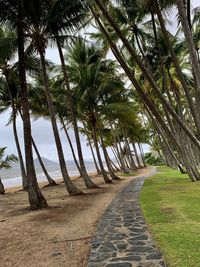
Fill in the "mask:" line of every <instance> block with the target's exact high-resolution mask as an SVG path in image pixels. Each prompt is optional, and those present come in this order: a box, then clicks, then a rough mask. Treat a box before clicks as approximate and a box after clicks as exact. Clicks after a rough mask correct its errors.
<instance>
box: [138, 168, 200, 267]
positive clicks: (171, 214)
mask: <svg viewBox="0 0 200 267" xmlns="http://www.w3.org/2000/svg"><path fill="white" fill-rule="evenodd" d="M158 171H159V173H158V174H156V175H155V176H153V177H151V178H149V179H147V180H146V181H145V183H144V187H143V189H142V192H141V199H140V200H141V205H142V210H143V212H144V215H145V218H146V220H147V222H148V225H149V227H150V231H151V232H152V234H153V235H154V238H155V240H156V242H157V245H158V246H159V247H160V250H161V252H162V253H163V255H164V258H165V260H166V262H167V266H169V267H172V266H173V267H193V266H194V267H196V266H199V254H200V241H199V236H200V213H199V202H200V184H199V183H189V178H188V175H185V174H184V175H183V174H181V173H180V172H178V171H176V170H172V169H170V168H168V167H165V166H163V167H158Z"/></svg>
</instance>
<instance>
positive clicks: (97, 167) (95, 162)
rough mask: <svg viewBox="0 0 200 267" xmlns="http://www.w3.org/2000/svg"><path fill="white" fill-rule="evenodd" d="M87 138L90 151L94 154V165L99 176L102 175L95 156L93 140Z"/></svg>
mask: <svg viewBox="0 0 200 267" xmlns="http://www.w3.org/2000/svg"><path fill="white" fill-rule="evenodd" d="M87 138H88V142H89V146H90V150H91V153H92V157H93V160H94V165H95V168H96V170H97V173H98V174H102V173H101V171H100V169H99V166H98V164H97V161H96V158H95V155H94V151H93V148H92V144H91V140H90V137H89V136H88V135H87Z"/></svg>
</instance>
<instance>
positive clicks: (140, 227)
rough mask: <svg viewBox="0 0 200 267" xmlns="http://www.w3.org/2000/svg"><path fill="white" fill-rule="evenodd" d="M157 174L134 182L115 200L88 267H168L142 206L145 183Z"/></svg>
mask: <svg viewBox="0 0 200 267" xmlns="http://www.w3.org/2000/svg"><path fill="white" fill-rule="evenodd" d="M155 172H156V171H155V170H152V171H151V174H149V175H146V176H143V177H139V178H136V179H134V180H132V181H131V182H130V183H129V184H128V186H126V187H125V188H124V189H122V190H121V191H120V192H119V193H118V194H117V195H116V196H115V198H114V199H113V200H112V202H111V203H110V205H109V206H108V208H107V209H106V211H105V213H104V215H103V216H102V218H101V220H100V222H99V224H98V226H97V232H96V235H95V237H94V239H93V241H92V246H91V253H90V257H89V261H88V267H166V264H165V263H164V261H163V259H162V255H161V254H160V252H159V251H158V249H157V248H156V246H155V244H154V241H153V239H152V237H151V235H150V234H149V232H148V229H147V226H146V223H145V220H144V217H143V215H142V212H141V209H140V204H139V193H140V190H141V188H142V185H143V182H144V180H145V179H146V178H147V177H149V176H151V175H153V174H155Z"/></svg>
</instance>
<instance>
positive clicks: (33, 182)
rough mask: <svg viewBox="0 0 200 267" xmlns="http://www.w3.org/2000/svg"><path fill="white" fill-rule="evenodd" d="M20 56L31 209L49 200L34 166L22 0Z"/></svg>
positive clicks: (18, 28)
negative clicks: (39, 184) (40, 185)
mask: <svg viewBox="0 0 200 267" xmlns="http://www.w3.org/2000/svg"><path fill="white" fill-rule="evenodd" d="M17 32H18V57H19V68H18V70H19V79H20V85H21V94H20V96H21V105H22V112H23V118H24V121H23V127H24V143H25V144H24V147H25V157H26V171H27V177H28V196H29V202H30V208H31V210H37V209H40V208H46V207H48V205H47V202H46V200H45V198H44V196H43V195H42V192H41V190H40V188H39V186H38V183H37V179H36V173H35V168H34V161H33V153H32V142H31V123H30V114H29V102H28V90H27V84H26V69H25V55H24V33H23V5H22V1H21V0H18V22H17Z"/></svg>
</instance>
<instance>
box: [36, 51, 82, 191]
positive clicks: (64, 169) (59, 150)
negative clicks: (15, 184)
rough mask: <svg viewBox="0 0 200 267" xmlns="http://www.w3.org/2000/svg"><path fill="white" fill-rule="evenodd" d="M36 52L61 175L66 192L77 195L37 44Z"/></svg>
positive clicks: (42, 56) (41, 54)
mask: <svg viewBox="0 0 200 267" xmlns="http://www.w3.org/2000/svg"><path fill="white" fill-rule="evenodd" d="M38 52H39V55H40V60H41V66H42V75H43V80H44V87H45V92H46V97H47V103H48V108H49V114H50V118H51V125H52V129H53V134H54V138H55V143H56V148H57V153H58V158H59V163H60V168H61V172H62V176H63V179H64V182H65V186H66V188H67V191H68V193H69V194H70V195H79V194H82V192H81V191H80V190H79V189H78V188H77V187H76V186H75V185H74V184H73V182H72V181H71V179H70V177H69V174H68V171H67V167H66V162H65V158H64V153H63V148H62V144H61V140H60V136H59V132H58V126H57V123H56V117H55V113H54V108H53V103H52V97H51V92H50V88H49V81H48V77H47V72H46V65H45V57H44V50H43V48H42V47H40V46H38Z"/></svg>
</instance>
